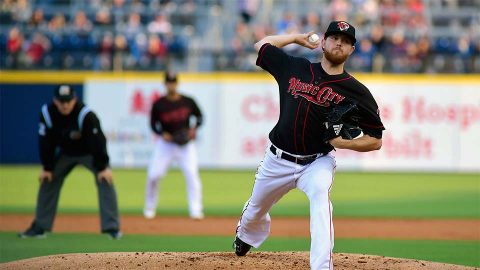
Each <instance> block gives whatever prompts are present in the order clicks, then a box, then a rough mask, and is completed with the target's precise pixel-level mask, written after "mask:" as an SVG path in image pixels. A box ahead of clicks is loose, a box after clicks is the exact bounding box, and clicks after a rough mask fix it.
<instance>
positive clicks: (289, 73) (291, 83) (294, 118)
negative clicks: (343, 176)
mask: <svg viewBox="0 0 480 270" xmlns="http://www.w3.org/2000/svg"><path fill="white" fill-rule="evenodd" d="M257 65H258V66H260V67H261V68H263V69H264V70H266V71H268V72H269V73H270V74H271V75H272V76H273V77H274V78H275V80H276V81H277V83H278V90H279V92H280V117H279V119H278V122H277V124H276V125H275V127H274V128H273V129H272V131H271V132H270V134H269V139H270V141H271V142H272V143H273V144H274V145H275V146H277V147H279V148H280V149H282V150H284V151H287V152H289V153H292V154H297V155H311V154H317V153H328V152H330V151H331V150H333V146H331V145H330V144H329V143H328V142H327V143H326V142H323V141H322V138H323V133H324V132H325V125H324V122H325V121H326V119H325V117H326V113H327V112H328V111H330V110H331V109H332V108H333V106H336V105H339V104H342V103H343V102H355V103H356V104H357V107H358V109H359V112H358V122H359V126H360V128H362V130H363V133H364V134H368V135H369V136H372V137H375V138H381V137H382V131H383V130H384V129H385V128H384V127H383V124H382V121H381V120H380V116H379V111H378V105H377V103H376V102H375V99H374V98H373V96H372V94H371V93H370V91H369V90H368V88H367V87H365V86H364V85H363V84H361V83H360V82H359V81H357V80H356V79H355V78H354V77H353V76H352V75H350V74H348V73H347V72H346V71H344V72H343V73H342V74H339V75H329V74H327V73H326V72H325V71H324V70H323V68H322V66H321V64H320V63H311V62H310V61H308V60H307V59H305V58H299V57H293V56H290V55H288V54H286V53H285V52H283V51H282V50H281V49H279V48H277V47H275V46H273V45H271V44H269V43H266V44H264V45H263V46H262V47H261V48H260V50H259V52H258V58H257Z"/></svg>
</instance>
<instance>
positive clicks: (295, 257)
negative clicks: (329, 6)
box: [0, 252, 475, 270]
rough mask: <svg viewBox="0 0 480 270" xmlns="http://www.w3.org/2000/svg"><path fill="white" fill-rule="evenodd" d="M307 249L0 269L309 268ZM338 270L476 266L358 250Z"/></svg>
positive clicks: (74, 259)
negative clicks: (396, 256)
mask: <svg viewBox="0 0 480 270" xmlns="http://www.w3.org/2000/svg"><path fill="white" fill-rule="evenodd" d="M308 262H309V253H308V252H250V253H249V254H248V255H247V256H245V257H237V256H236V255H235V254H233V253H232V252H229V253H226V252H109V253H76V254H63V255H52V256H45V257H37V258H32V259H25V260H19V261H14V262H10V263H4V264H1V265H0V269H169V270H172V269H175V270H184V269H192V270H197V269H198V270H204V269H249V270H250V269H268V270H272V269H288V270H295V269H302V270H304V269H309V268H310V267H309V263H308ZM334 265H335V270H387V269H389V270H404V269H408V270H416V269H419V270H447V269H448V270H467V269H475V268H473V267H466V266H459V265H451V264H443V263H434V262H427V261H418V260H407V259H397V258H387V257H382V256H371V255H359V254H346V253H338V254H334Z"/></svg>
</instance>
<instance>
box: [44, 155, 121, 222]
mask: <svg viewBox="0 0 480 270" xmlns="http://www.w3.org/2000/svg"><path fill="white" fill-rule="evenodd" d="M78 164H82V165H84V166H85V167H87V168H88V169H89V170H90V171H91V172H92V173H93V174H94V179H95V184H96V185H97V191H98V201H99V204H100V220H101V230H102V232H105V231H108V230H119V229H120V222H119V218H118V205H117V194H116V192H115V187H114V186H113V183H112V184H109V183H107V182H106V181H97V173H98V170H97V169H95V168H94V166H93V157H92V156H90V155H87V156H67V155H61V156H60V157H59V158H58V160H57V161H56V163H55V167H54V169H53V179H52V181H51V182H48V181H43V183H42V184H41V186H40V189H39V191H38V197H37V208H36V212H35V225H36V226H38V227H40V228H42V229H44V230H46V231H51V230H52V226H53V221H54V219H55V214H56V212H57V206H58V198H59V196H60V190H61V188H62V185H63V182H64V181H65V177H66V176H67V175H68V174H69V173H70V172H71V171H72V169H73V168H74V167H75V166H77V165H78Z"/></svg>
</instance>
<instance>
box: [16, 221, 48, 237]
mask: <svg viewBox="0 0 480 270" xmlns="http://www.w3.org/2000/svg"><path fill="white" fill-rule="evenodd" d="M18 237H20V238H46V237H47V234H46V233H45V230H43V229H42V228H39V227H37V226H35V224H32V226H30V228H28V229H27V230H26V231H24V232H21V233H18Z"/></svg>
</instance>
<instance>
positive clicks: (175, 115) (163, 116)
mask: <svg viewBox="0 0 480 270" xmlns="http://www.w3.org/2000/svg"><path fill="white" fill-rule="evenodd" d="M189 116H190V109H189V108H188V107H181V108H178V109H176V110H173V111H170V112H161V113H160V115H159V118H160V121H162V122H163V123H174V122H183V121H186V120H187V118H188V117H189Z"/></svg>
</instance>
